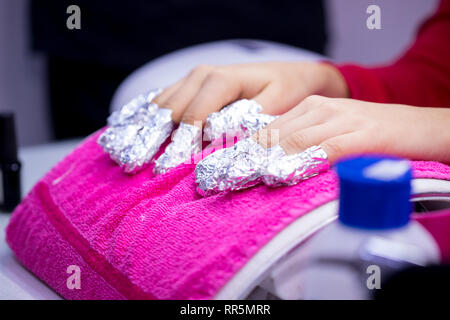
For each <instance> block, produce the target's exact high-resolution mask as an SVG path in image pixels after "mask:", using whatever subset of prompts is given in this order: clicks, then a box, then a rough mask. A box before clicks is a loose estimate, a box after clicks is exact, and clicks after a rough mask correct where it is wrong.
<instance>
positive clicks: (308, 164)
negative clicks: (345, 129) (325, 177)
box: [262, 145, 330, 187]
mask: <svg viewBox="0 0 450 320" xmlns="http://www.w3.org/2000/svg"><path fill="white" fill-rule="evenodd" d="M329 167H330V163H329V161H328V156H327V154H326V153H325V151H324V150H323V149H322V148H321V147H320V146H312V147H310V148H308V149H306V150H305V151H303V152H299V153H296V154H290V155H286V154H285V153H284V151H283V149H282V148H281V147H280V146H279V145H277V146H274V147H272V148H271V152H270V154H269V156H268V159H267V164H266V167H265V172H264V176H263V178H262V181H263V182H264V183H265V184H266V185H268V186H270V187H279V186H293V185H295V184H297V183H299V182H300V181H302V180H306V179H308V178H311V177H313V176H315V175H318V174H319V173H320V172H323V171H327V170H328V169H329Z"/></svg>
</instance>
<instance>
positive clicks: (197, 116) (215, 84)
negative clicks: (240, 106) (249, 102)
mask: <svg viewBox="0 0 450 320" xmlns="http://www.w3.org/2000/svg"><path fill="white" fill-rule="evenodd" d="M241 94H242V90H241V86H240V82H239V80H236V79H235V78H234V77H232V75H231V74H230V73H228V72H225V71H223V70H215V71H214V72H212V73H210V74H209V75H208V76H207V77H206V79H205V81H204V82H203V84H202V86H201V88H200V90H199V91H198V93H197V94H196V95H195V97H194V98H193V99H192V101H191V102H190V103H189V105H188V107H187V108H186V110H185V112H184V114H183V116H182V121H183V122H185V123H188V124H198V123H203V122H204V121H205V119H206V118H207V116H208V115H209V114H210V113H212V112H216V111H219V110H220V109H221V108H222V107H224V106H226V105H227V104H229V103H231V102H234V101H235V100H237V99H239V97H240V96H241Z"/></svg>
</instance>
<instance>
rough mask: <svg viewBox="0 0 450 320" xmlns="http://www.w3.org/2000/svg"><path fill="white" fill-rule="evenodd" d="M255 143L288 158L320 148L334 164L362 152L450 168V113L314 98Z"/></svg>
mask: <svg viewBox="0 0 450 320" xmlns="http://www.w3.org/2000/svg"><path fill="white" fill-rule="evenodd" d="M254 138H255V139H256V140H257V141H258V142H259V143H260V144H261V145H263V146H265V147H270V146H273V145H276V144H278V143H279V144H280V146H281V147H282V148H283V150H284V151H285V152H286V153H287V154H294V153H298V152H301V151H303V150H305V149H306V148H308V147H311V146H313V145H320V146H321V147H322V148H323V149H324V151H325V152H326V153H327V155H328V158H329V160H330V162H331V163H333V162H335V161H336V160H338V159H339V158H341V157H345V156H348V155H350V154H362V153H376V154H389V155H396V156H399V157H405V158H408V159H413V160H434V161H441V162H443V163H450V109H448V108H429V107H426V108H424V107H415V106H406V105H398V104H381V103H372V102H364V101H359V100H352V99H341V98H326V97H322V96H317V95H312V96H309V97H307V98H306V99H304V100H303V101H302V102H301V103H300V104H298V105H297V106H296V107H294V108H292V109H291V110H289V111H288V112H286V113H285V114H283V115H282V116H281V117H279V118H278V119H276V120H275V121H274V122H272V123H271V124H270V125H268V126H267V127H266V128H264V129H262V130H260V132H258V134H257V135H256V136H255V137H254Z"/></svg>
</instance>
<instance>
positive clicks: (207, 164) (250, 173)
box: [195, 138, 329, 196]
mask: <svg viewBox="0 0 450 320" xmlns="http://www.w3.org/2000/svg"><path fill="white" fill-rule="evenodd" d="M328 168H329V162H328V157H327V155H326V153H325V152H324V151H323V149H322V148H321V147H319V146H313V147H311V148H308V149H306V150H305V151H303V152H300V153H298V154H294V155H286V154H285V153H284V151H283V149H281V147H280V146H275V147H272V148H269V149H265V148H264V147H262V146H261V145H260V144H259V143H257V142H256V141H255V140H253V139H252V138H248V139H245V140H241V141H239V142H237V143H236V144H235V145H234V146H233V147H231V148H228V149H222V150H219V151H216V152H215V153H213V154H211V155H209V156H208V157H206V158H205V159H203V160H202V161H200V162H199V163H198V164H197V166H196V168H195V178H196V179H195V181H196V183H197V184H198V186H197V191H198V192H199V193H200V194H201V195H202V196H210V195H212V194H215V193H219V192H223V191H233V190H240V189H245V188H249V187H252V186H254V185H257V184H259V183H261V182H263V183H265V184H266V185H268V186H270V187H278V186H290V185H295V184H297V183H299V182H300V181H302V180H305V179H308V178H310V177H312V176H315V175H317V174H319V173H320V172H322V171H326V170H328Z"/></svg>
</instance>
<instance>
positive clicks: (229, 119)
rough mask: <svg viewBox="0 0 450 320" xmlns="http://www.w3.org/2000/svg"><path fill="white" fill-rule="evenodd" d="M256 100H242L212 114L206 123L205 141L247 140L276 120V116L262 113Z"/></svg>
mask: <svg viewBox="0 0 450 320" xmlns="http://www.w3.org/2000/svg"><path fill="white" fill-rule="evenodd" d="M261 111H262V106H261V105H260V104H259V103H257V102H256V101H255V100H247V99H242V100H238V101H236V102H234V103H232V104H229V105H228V106H226V107H224V108H223V109H222V110H220V111H218V112H214V113H211V114H210V115H209V116H208V118H207V119H206V121H205V128H204V130H203V133H204V139H205V140H206V141H213V140H215V139H218V138H220V137H222V136H223V135H224V134H226V136H227V137H238V138H247V137H250V136H251V135H252V134H254V133H256V132H257V131H258V130H259V129H262V128H264V127H265V126H266V125H267V124H269V123H270V122H272V121H273V120H275V119H276V118H277V117H276V116H271V115H268V114H263V113H261Z"/></svg>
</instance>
